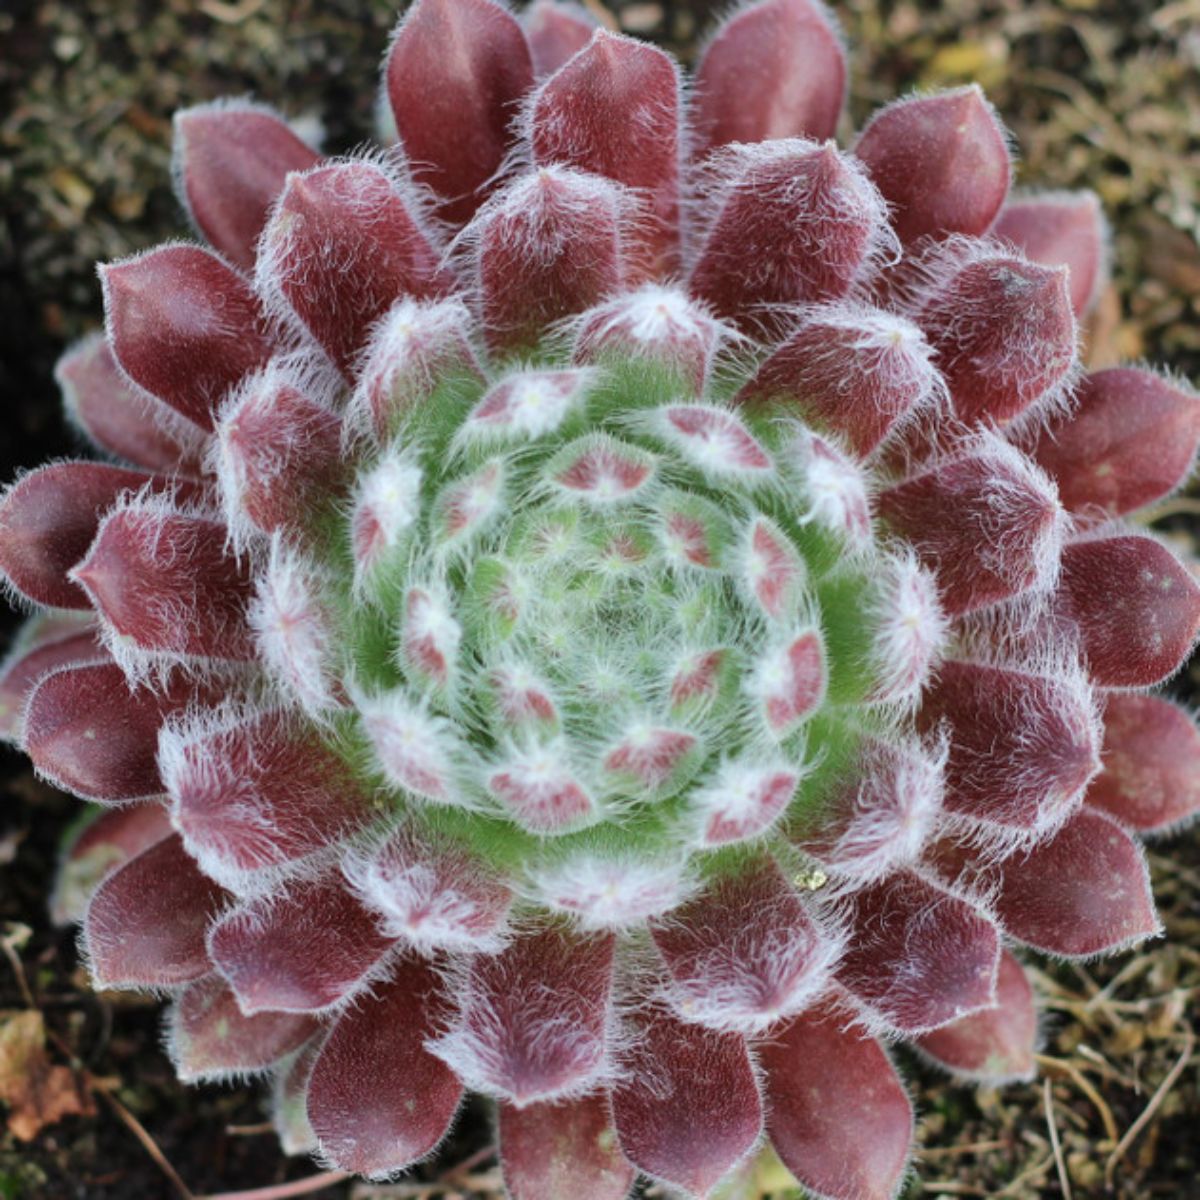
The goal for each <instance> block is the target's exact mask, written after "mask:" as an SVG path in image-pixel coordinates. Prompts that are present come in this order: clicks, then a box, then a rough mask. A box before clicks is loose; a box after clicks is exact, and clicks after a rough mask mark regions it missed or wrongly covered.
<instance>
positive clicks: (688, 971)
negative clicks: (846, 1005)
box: [650, 859, 837, 1033]
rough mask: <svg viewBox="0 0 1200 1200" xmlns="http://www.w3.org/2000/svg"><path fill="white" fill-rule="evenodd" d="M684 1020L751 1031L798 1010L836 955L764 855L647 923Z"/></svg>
mask: <svg viewBox="0 0 1200 1200" xmlns="http://www.w3.org/2000/svg"><path fill="white" fill-rule="evenodd" d="M650 933H651V936H652V937H653V938H654V944H655V945H656V946H657V948H658V951H659V953H660V954H661V955H662V958H663V962H664V963H665V964H666V967H667V971H668V972H669V974H670V976H671V985H670V987H669V988H668V989H667V997H668V999H669V1000H670V1001H671V1003H672V1004H673V1005H674V1007H675V1009H676V1011H677V1012H678V1014H679V1016H680V1017H682V1018H683V1019H684V1020H685V1021H692V1022H697V1023H699V1024H701V1025H707V1026H709V1027H710V1028H713V1029H740V1030H742V1031H743V1032H746V1033H751V1032H755V1031H757V1030H761V1029H765V1028H766V1027H767V1026H768V1025H771V1024H774V1023H775V1022H777V1021H778V1020H780V1019H781V1018H783V1017H787V1016H790V1015H792V1014H793V1013H796V1012H798V1011H800V1009H802V1008H803V1007H804V1006H805V1005H806V1004H808V1003H809V1002H810V1001H811V1000H813V999H814V998H815V997H816V996H817V995H818V994H819V993H820V992H822V991H823V990H824V989H825V988H826V986H827V985H828V978H829V969H830V966H831V964H832V960H833V959H834V958H835V957H836V954H837V945H836V943H831V942H830V941H829V940H828V939H827V937H826V936H825V934H824V933H823V931H822V930H821V929H820V928H819V927H818V926H817V924H816V922H815V921H814V920H813V919H812V916H811V915H810V914H809V913H808V911H807V909H806V908H805V906H804V904H803V903H802V902H801V900H800V896H799V894H798V893H797V892H796V890H795V889H794V888H793V887H792V886H791V885H790V884H789V883H788V881H787V880H786V879H785V878H784V876H783V873H782V872H781V871H780V869H779V868H778V866H776V865H775V863H774V862H772V861H771V860H769V859H766V860H764V861H762V862H760V863H755V864H752V865H750V866H747V867H745V868H743V870H742V872H741V873H739V874H738V875H732V876H729V877H726V878H724V879H719V880H717V881H716V882H714V883H713V884H711V885H710V886H709V887H708V888H707V889H706V890H705V891H704V892H702V893H701V894H700V895H699V896H697V897H695V898H694V899H692V900H689V901H687V902H686V903H685V904H683V905H682V906H681V907H679V908H676V909H674V910H673V911H672V912H671V913H670V915H669V916H668V917H666V918H664V919H660V920H658V921H655V922H653V923H652V924H651V927H650Z"/></svg>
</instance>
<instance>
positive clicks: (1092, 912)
mask: <svg viewBox="0 0 1200 1200" xmlns="http://www.w3.org/2000/svg"><path fill="white" fill-rule="evenodd" d="M997 873H998V875H999V878H1000V886H999V890H998V892H997V894H996V914H997V916H998V917H999V918H1000V922H1001V924H1002V925H1003V926H1004V930H1005V932H1006V933H1008V934H1010V935H1011V936H1012V937H1014V938H1016V939H1017V940H1018V941H1021V942H1024V943H1025V944H1026V945H1028V946H1032V947H1033V948H1034V949H1035V950H1042V951H1045V952H1046V953H1047V954H1062V955H1064V956H1066V957H1068V958H1087V957H1089V956H1091V955H1093V954H1111V953H1113V952H1115V951H1117V950H1120V949H1123V948H1125V947H1127V946H1130V945H1133V944H1134V943H1136V942H1140V941H1143V940H1144V939H1146V938H1148V937H1153V936H1154V935H1155V934H1157V933H1158V932H1159V931H1160V928H1161V927H1160V925H1159V923H1158V918H1157V916H1156V915H1155V912H1154V897H1153V896H1152V895H1151V893H1150V876H1149V872H1148V871H1147V869H1146V856H1145V855H1144V854H1143V853H1142V849H1141V847H1140V846H1139V845H1138V844H1137V843H1136V842H1135V841H1134V840H1133V839H1132V838H1131V837H1130V836H1129V835H1128V834H1127V833H1126V832H1125V831H1124V830H1123V829H1122V828H1121V827H1120V825H1118V824H1117V823H1116V821H1114V820H1113V819H1112V818H1111V817H1109V816H1107V815H1105V814H1104V813H1102V812H1098V811H1096V810H1095V809H1090V808H1083V809H1081V810H1080V811H1079V812H1078V813H1076V814H1075V816H1073V817H1072V818H1071V819H1070V821H1068V822H1067V823H1066V824H1065V825H1064V826H1063V827H1062V829H1061V830H1060V831H1059V832H1058V833H1057V834H1056V835H1055V836H1054V837H1053V838H1052V839H1051V840H1050V841H1048V842H1041V843H1040V844H1038V845H1037V846H1035V847H1034V848H1033V849H1032V850H1030V851H1029V852H1028V854H1017V855H1014V856H1013V857H1012V858H1010V859H1007V860H1005V862H1004V863H1002V864H1001V866H1000V867H999V869H998V872H997Z"/></svg>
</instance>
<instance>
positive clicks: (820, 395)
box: [737, 304, 940, 457]
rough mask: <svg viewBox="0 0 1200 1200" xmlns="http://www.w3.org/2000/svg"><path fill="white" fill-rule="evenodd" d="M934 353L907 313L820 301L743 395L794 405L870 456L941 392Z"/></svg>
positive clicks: (746, 400) (748, 400)
mask: <svg viewBox="0 0 1200 1200" xmlns="http://www.w3.org/2000/svg"><path fill="white" fill-rule="evenodd" d="M931 356H932V350H931V349H930V347H929V346H928V344H927V343H926V341H925V338H924V337H923V335H922V334H921V331H920V330H919V329H918V328H917V327H916V326H915V325H913V324H912V323H911V322H909V321H905V320H904V319H903V318H902V317H897V316H894V315H893V314H891V313H885V312H883V311H881V310H878V309H872V308H867V307H865V306H851V305H841V304H839V305H825V306H819V307H817V306H814V307H813V308H811V309H808V310H807V311H806V312H805V313H804V315H803V317H802V318H801V321H800V324H799V326H798V327H797V328H796V329H794V330H793V331H792V333H791V334H789V336H788V337H787V339H786V340H785V341H784V342H782V343H781V344H780V345H779V346H778V347H777V348H776V349H775V350H774V351H773V352H772V353H771V355H770V356H769V357H768V358H767V359H766V360H765V361H764V362H763V364H762V365H761V366H760V367H759V368H758V371H757V372H756V373H755V376H754V378H753V379H752V380H751V381H750V382H749V383H747V384H746V385H745V386H744V387H743V388H742V390H741V391H740V392H738V395H737V399H738V401H739V402H741V403H743V404H753V403H764V402H769V401H772V400H777V401H779V402H780V403H781V404H783V405H785V406H787V407H792V406H795V408H796V409H798V410H799V412H800V414H801V415H802V416H803V417H804V418H805V419H806V420H808V421H812V422H815V423H816V425H817V427H818V428H823V429H829V430H832V431H833V432H835V433H839V434H841V435H842V436H843V437H845V438H846V440H847V442H848V443H849V444H850V448H851V449H852V450H854V451H855V452H856V453H857V454H859V455H862V456H864V457H865V456H866V455H868V454H870V453H871V452H872V451H873V450H874V449H875V447H876V446H878V445H879V443H880V442H882V441H883V439H884V438H885V437H887V435H888V433H889V432H890V431H891V429H892V428H893V426H895V424H896V423H897V422H898V421H901V420H902V419H903V418H904V417H905V416H907V415H908V414H909V413H911V412H912V411H913V410H914V409H916V408H918V407H920V406H921V405H922V404H924V403H925V402H927V401H930V400H931V399H933V398H934V396H935V395H936V394H937V390H938V387H939V385H940V379H939V377H938V372H937V368H936V367H935V366H934V365H933V363H932V362H931V361H930V359H931Z"/></svg>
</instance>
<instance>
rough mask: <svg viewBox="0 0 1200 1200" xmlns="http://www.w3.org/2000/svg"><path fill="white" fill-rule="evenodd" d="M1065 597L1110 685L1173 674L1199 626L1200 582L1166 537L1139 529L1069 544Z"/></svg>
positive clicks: (1142, 683)
mask: <svg viewBox="0 0 1200 1200" xmlns="http://www.w3.org/2000/svg"><path fill="white" fill-rule="evenodd" d="M1059 598H1060V602H1061V607H1062V609H1063V611H1064V612H1065V613H1066V614H1067V615H1068V616H1070V617H1071V618H1073V619H1074V620H1075V621H1076V622H1077V624H1078V626H1079V633H1080V637H1081V639H1082V642H1083V653H1084V657H1085V658H1086V660H1087V666H1088V670H1089V672H1090V673H1091V676H1092V678H1093V680H1094V681H1095V682H1096V683H1099V684H1102V685H1105V686H1107V687H1149V686H1150V685H1152V684H1155V683H1160V682H1162V680H1164V679H1166V678H1168V677H1169V676H1171V675H1173V674H1174V673H1175V672H1176V671H1177V670H1178V669H1179V667H1180V666H1181V665H1182V663H1183V662H1184V660H1185V659H1186V658H1187V656H1188V654H1189V653H1190V651H1191V649H1192V647H1193V645H1195V642H1196V636H1197V633H1200V585H1198V584H1197V583H1196V580H1195V578H1194V577H1193V576H1192V575H1191V573H1190V572H1189V571H1188V570H1187V569H1186V568H1185V567H1184V566H1183V564H1182V563H1180V562H1179V560H1178V559H1177V558H1176V557H1175V556H1174V555H1173V554H1172V553H1171V552H1170V551H1169V550H1168V549H1167V548H1166V547H1165V546H1163V545H1162V544H1161V543H1159V542H1156V541H1155V540H1154V539H1153V538H1150V537H1144V536H1142V535H1140V534H1129V535H1125V536H1117V537H1108V538H1097V539H1095V540H1093V541H1083V542H1079V543H1077V544H1075V545H1071V546H1068V547H1067V548H1066V549H1065V550H1064V551H1063V558H1062V582H1061V584H1060V585H1059Z"/></svg>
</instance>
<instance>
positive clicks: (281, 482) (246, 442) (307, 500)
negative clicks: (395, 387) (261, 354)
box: [217, 371, 341, 533]
mask: <svg viewBox="0 0 1200 1200" xmlns="http://www.w3.org/2000/svg"><path fill="white" fill-rule="evenodd" d="M217 436H218V439H219V445H220V448H221V465H222V467H223V468H224V469H223V470H222V471H221V484H222V489H223V491H224V493H225V498H226V503H227V504H229V505H230V506H231V507H236V509H237V510H238V511H236V512H235V513H233V514H230V523H231V524H233V523H234V517H236V516H243V515H244V516H245V517H248V518H249V519H250V521H251V522H252V523H253V524H254V525H255V526H257V527H258V528H259V529H261V530H263V531H264V532H265V533H273V532H274V531H275V530H276V529H282V528H292V529H304V528H305V527H306V525H307V524H308V523H309V522H310V521H311V520H312V518H313V517H314V516H315V515H316V514H317V513H318V512H319V511H320V501H321V499H328V500H333V499H334V498H335V496H336V494H337V491H338V484H339V479H338V475H339V458H340V450H341V420H340V418H339V417H338V416H337V414H335V413H333V412H332V411H330V410H329V409H328V408H326V407H324V405H321V404H318V403H317V402H316V401H315V400H312V399H310V398H309V397H308V396H305V395H304V394H303V393H302V392H301V391H300V390H299V389H298V388H296V387H295V386H293V384H292V383H291V382H290V381H289V380H288V379H287V378H286V376H284V375H282V374H277V373H274V372H271V371H267V372H266V373H264V374H263V375H261V376H256V377H255V378H253V379H251V380H248V381H247V384H246V386H245V388H244V389H243V390H242V391H241V392H240V393H239V394H238V396H237V397H236V399H235V400H233V401H232V402H231V403H230V404H229V405H228V406H226V407H225V408H224V409H223V410H222V412H221V416H220V419H219V421H218V423H217Z"/></svg>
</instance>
